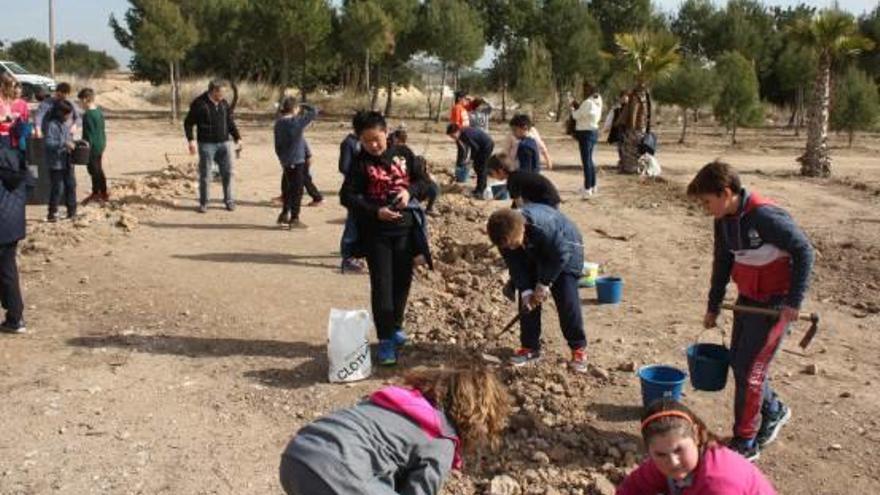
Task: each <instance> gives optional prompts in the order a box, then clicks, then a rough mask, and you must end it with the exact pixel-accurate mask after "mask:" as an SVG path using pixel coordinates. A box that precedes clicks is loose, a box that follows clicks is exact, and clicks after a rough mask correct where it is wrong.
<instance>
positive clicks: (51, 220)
mask: <svg viewBox="0 0 880 495" xmlns="http://www.w3.org/2000/svg"><path fill="white" fill-rule="evenodd" d="M46 221H47V222H49V223H55V222H57V221H58V214H57V213H49V215H48V216H47V217H46Z"/></svg>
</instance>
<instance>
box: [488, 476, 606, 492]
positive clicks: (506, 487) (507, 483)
mask: <svg viewBox="0 0 880 495" xmlns="http://www.w3.org/2000/svg"><path fill="white" fill-rule="evenodd" d="M521 493H522V488H520V486H519V483H517V481H516V480H515V479H513V478H511V477H510V476H508V475H506V474H502V475H500V476H496V477H494V478H492V481H490V482H489V495H520V494H521ZM612 493H613V492H612Z"/></svg>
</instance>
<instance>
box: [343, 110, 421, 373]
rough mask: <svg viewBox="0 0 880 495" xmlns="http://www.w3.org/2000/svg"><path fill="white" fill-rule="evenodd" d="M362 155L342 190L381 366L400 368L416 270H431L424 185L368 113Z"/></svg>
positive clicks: (361, 127) (362, 120) (360, 131)
mask: <svg viewBox="0 0 880 495" xmlns="http://www.w3.org/2000/svg"><path fill="white" fill-rule="evenodd" d="M355 122H356V124H357V135H358V137H359V138H360V142H361V151H360V153H359V154H358V156H357V158H356V159H355V161H354V163H353V164H352V168H351V169H350V170H349V171H348V175H346V177H345V182H344V183H343V184H342V190H341V191H340V194H339V196H340V198H341V201H342V205H343V206H345V207H346V208H348V209H349V211H351V212H352V213H354V214H355V216H356V221H355V223H356V225H357V228H358V243H359V245H360V247H361V250H362V251H363V252H365V253H366V257H367V267H368V269H369V272H370V299H371V305H372V309H373V321H374V323H375V325H376V332H377V333H378V335H379V348H378V355H377V360H378V362H379V364H381V365H385V366H393V365H395V364H397V359H398V348H399V347H401V346H403V345H404V344H405V343H406V340H407V337H406V333H405V332H404V331H403V320H404V313H405V311H406V301H407V298H408V297H409V288H410V284H411V283H412V274H413V267H414V265H415V264H421V263H426V264H427V265H428V266H429V267H430V266H431V255H430V250H429V248H428V234H427V225H426V219H425V215H424V211H423V210H422V208H421V206H419V204H418V201H417V200H416V199H415V198H417V197H420V196H422V194H423V191H424V188H425V187H426V185H425V184H424V183H422V182H419V181H416V180H414V178H413V177H412V175H411V164H408V163H407V161H406V158H405V156H404V153H403V152H402V151H401V150H399V149H397V148H389V147H388V142H387V139H388V136H387V125H386V123H385V117H383V116H382V114H380V113H379V112H372V111H371V112H364V113H363V115H362V116H361V117H358V118H356V119H355Z"/></svg>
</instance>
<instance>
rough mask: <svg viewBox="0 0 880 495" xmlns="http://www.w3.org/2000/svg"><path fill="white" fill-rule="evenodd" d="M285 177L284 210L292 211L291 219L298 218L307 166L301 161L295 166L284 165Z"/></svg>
mask: <svg viewBox="0 0 880 495" xmlns="http://www.w3.org/2000/svg"><path fill="white" fill-rule="evenodd" d="M284 177H285V178H286V179H287V180H286V186H287V187H286V188H285V190H284V208H283V211H285V212H290V219H291V220H298V219H299V210H300V203H301V202H302V197H303V187H304V181H305V166H304V165H303V164H302V163H299V164H297V165H295V166H293V167H289V166H287V167H284Z"/></svg>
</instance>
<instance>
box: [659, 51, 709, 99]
mask: <svg viewBox="0 0 880 495" xmlns="http://www.w3.org/2000/svg"><path fill="white" fill-rule="evenodd" d="M717 93H718V80H717V79H716V75H715V73H714V71H713V70H712V69H711V68H709V67H707V66H706V64H703V63H701V62H699V61H697V60H693V59H689V60H687V61H685V62H684V63H683V64H681V65H679V66H678V67H677V68H676V69H675V70H673V71H672V72H671V73H670V74H669V77H668V78H665V79H662V80H660V81H658V82H657V84H656V85H655V86H654V90H653V92H652V95H653V96H654V98H655V99H656V100H657V101H659V102H661V103H666V104H669V105H677V106H679V107H681V108H682V109H683V110H694V109H698V108H700V107H702V106H703V105H708V104H711V103H712V101H713V99H714V98H715V96H716V95H717Z"/></svg>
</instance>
